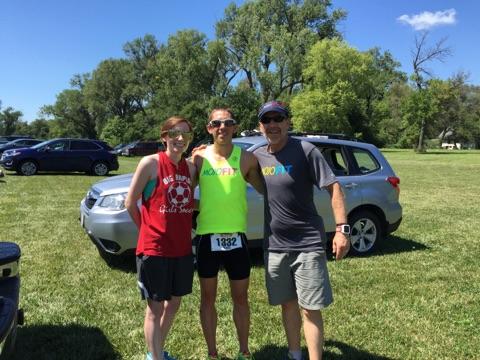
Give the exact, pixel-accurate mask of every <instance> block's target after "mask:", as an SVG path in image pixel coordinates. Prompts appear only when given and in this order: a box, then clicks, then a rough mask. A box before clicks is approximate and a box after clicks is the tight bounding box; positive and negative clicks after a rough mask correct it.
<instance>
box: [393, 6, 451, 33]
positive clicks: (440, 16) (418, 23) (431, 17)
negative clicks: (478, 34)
mask: <svg viewBox="0 0 480 360" xmlns="http://www.w3.org/2000/svg"><path fill="white" fill-rule="evenodd" d="M456 15H457V12H456V11H455V9H448V10H445V11H437V12H434V13H432V12H430V11H424V12H422V13H421V14H417V15H402V16H400V17H398V18H397V20H398V21H399V22H401V23H404V24H408V25H411V26H412V27H413V28H414V29H415V30H427V29H430V28H432V27H434V26H439V25H452V24H455V23H456V21H457V20H456V18H455V16H456Z"/></svg>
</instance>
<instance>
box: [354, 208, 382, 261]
mask: <svg viewBox="0 0 480 360" xmlns="http://www.w3.org/2000/svg"><path fill="white" fill-rule="evenodd" d="M348 222H349V224H350V231H351V233H350V251H351V252H352V253H354V254H357V255H365V254H368V253H371V252H372V251H373V250H374V248H375V246H376V245H377V244H378V243H379V242H380V241H381V239H382V227H381V222H380V219H379V218H378V216H377V215H375V214H374V213H373V212H372V211H369V210H359V211H357V212H355V213H353V214H352V215H351V216H350V218H349V221H348Z"/></svg>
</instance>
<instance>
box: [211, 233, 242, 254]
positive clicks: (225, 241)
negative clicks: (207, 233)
mask: <svg viewBox="0 0 480 360" xmlns="http://www.w3.org/2000/svg"><path fill="white" fill-rule="evenodd" d="M210 241H211V243H212V251H230V250H233V249H238V248H241V247H242V237H241V236H240V234H238V233H233V234H212V236H211V237H210Z"/></svg>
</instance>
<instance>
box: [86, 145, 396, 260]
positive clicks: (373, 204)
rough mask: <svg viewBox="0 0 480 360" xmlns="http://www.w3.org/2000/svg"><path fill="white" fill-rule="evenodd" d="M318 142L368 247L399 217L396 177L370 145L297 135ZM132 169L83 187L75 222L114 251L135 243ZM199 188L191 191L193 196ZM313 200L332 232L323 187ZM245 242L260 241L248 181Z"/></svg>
mask: <svg viewBox="0 0 480 360" xmlns="http://www.w3.org/2000/svg"><path fill="white" fill-rule="evenodd" d="M296 137H297V138H300V139H302V140H305V141H309V142H311V143H313V144H315V146H317V147H318V148H319V149H320V151H321V152H322V154H323V156H324V157H325V159H326V161H327V162H328V164H329V165H330V167H331V168H332V170H333V172H334V173H335V175H336V176H337V178H338V181H339V183H340V184H341V186H342V188H343V191H344V193H345V199H346V208H347V209H346V210H347V214H348V222H349V224H350V226H351V231H352V233H351V236H350V241H351V245H352V251H353V252H356V253H358V254H365V253H368V252H371V251H372V250H373V249H374V247H375V245H376V244H378V243H379V242H380V241H381V240H382V239H383V238H385V237H386V236H387V235H388V234H390V233H392V232H394V231H395V230H396V229H397V228H398V227H399V225H400V223H401V220H402V207H401V205H400V203H399V194H400V187H399V183H400V179H399V178H398V177H397V176H396V175H395V172H394V171H393V169H392V168H391V166H390V165H389V163H388V162H387V160H386V159H385V157H384V156H383V155H382V153H381V152H380V150H379V149H378V148H377V147H375V146H374V145H371V144H367V143H362V142H357V141H350V140H342V139H331V138H328V137H327V136H296ZM233 142H234V143H235V144H236V145H239V146H240V147H242V148H243V149H246V150H248V151H253V150H255V149H256V148H258V147H259V146H262V145H264V144H266V140H265V138H264V137H263V136H247V137H239V138H235V139H233ZM132 175H133V174H127V175H120V176H114V177H111V178H109V179H105V180H102V181H100V182H98V183H96V184H93V186H92V187H91V188H90V189H89V190H88V192H87V194H86V196H85V198H84V199H83V200H82V201H81V203H80V224H81V226H82V227H83V228H84V230H85V231H86V233H87V234H88V235H89V237H90V238H91V239H92V240H93V241H94V242H95V243H96V244H97V245H98V247H99V249H100V250H101V251H103V252H105V253H109V254H114V255H119V254H122V253H124V252H125V251H127V250H131V249H134V248H135V247H136V242H137V235H138V232H137V228H136V226H135V225H134V223H133V221H132V220H131V218H130V216H129V214H128V212H127V210H126V209H125V203H124V202H125V197H126V195H127V192H128V189H129V186H130V182H131V180H132ZM198 194H199V192H198V188H197V189H196V191H195V196H196V198H198ZM314 196H315V205H316V207H317V210H318V212H319V214H320V215H321V216H322V217H323V220H324V223H325V228H326V231H327V233H328V235H329V236H330V237H331V236H333V234H334V232H335V225H336V224H335V221H334V218H333V213H332V210H331V206H330V198H329V194H328V192H327V191H326V190H319V189H317V188H315V191H314ZM247 202H248V228H247V238H248V239H249V246H251V247H256V246H261V244H262V241H263V240H262V239H263V196H262V195H260V194H258V193H257V192H256V191H255V190H254V189H253V188H252V187H251V186H248V188H247Z"/></svg>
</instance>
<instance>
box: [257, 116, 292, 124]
mask: <svg viewBox="0 0 480 360" xmlns="http://www.w3.org/2000/svg"><path fill="white" fill-rule="evenodd" d="M285 119H286V118H285V116H280V115H278V116H264V117H262V118H261V119H260V122H261V123H262V124H270V123H271V122H272V121H273V122H276V123H281V122H282V121H283V120H285Z"/></svg>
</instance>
